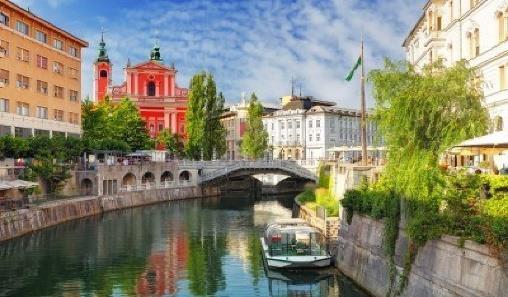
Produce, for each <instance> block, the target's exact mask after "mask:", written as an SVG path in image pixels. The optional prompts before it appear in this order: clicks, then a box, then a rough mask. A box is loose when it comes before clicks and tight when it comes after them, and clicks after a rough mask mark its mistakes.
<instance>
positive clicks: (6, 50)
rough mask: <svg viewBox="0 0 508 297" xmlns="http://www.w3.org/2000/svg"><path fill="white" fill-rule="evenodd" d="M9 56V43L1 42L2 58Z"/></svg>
mask: <svg viewBox="0 0 508 297" xmlns="http://www.w3.org/2000/svg"><path fill="white" fill-rule="evenodd" d="M2 56H4V57H8V56H9V43H8V42H7V41H5V40H0V58H1V57H2Z"/></svg>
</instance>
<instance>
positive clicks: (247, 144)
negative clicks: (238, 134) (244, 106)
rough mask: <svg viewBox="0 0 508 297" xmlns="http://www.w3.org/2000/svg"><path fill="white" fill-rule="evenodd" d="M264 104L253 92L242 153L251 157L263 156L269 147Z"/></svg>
mask: <svg viewBox="0 0 508 297" xmlns="http://www.w3.org/2000/svg"><path fill="white" fill-rule="evenodd" d="M262 116H263V106H262V105H261V103H260V102H259V101H258V98H257V97H256V94H254V93H252V95H251V97H250V102H249V109H248V115H247V130H246V132H245V134H244V136H243V141H242V146H241V148H242V153H243V154H244V155H245V156H246V157H249V158H251V159H258V158H261V157H262V156H263V154H264V152H265V151H266V149H267V148H268V133H267V132H266V131H265V129H264V127H263V121H262Z"/></svg>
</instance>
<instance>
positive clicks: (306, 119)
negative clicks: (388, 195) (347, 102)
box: [263, 97, 377, 160]
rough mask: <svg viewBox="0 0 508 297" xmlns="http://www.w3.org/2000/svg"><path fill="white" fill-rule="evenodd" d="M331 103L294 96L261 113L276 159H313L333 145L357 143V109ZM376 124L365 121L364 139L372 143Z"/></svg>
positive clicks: (327, 155) (327, 153) (326, 155)
mask: <svg viewBox="0 0 508 297" xmlns="http://www.w3.org/2000/svg"><path fill="white" fill-rule="evenodd" d="M334 105H335V104H334V103H331V102H327V101H317V100H314V99H312V98H311V99H308V98H297V97H296V98H295V99H293V100H292V101H291V102H289V103H286V104H285V105H284V107H283V109H282V110H279V111H275V112H273V113H271V114H269V115H267V116H265V117H263V124H264V127H265V130H266V131H267V132H268V144H269V146H270V147H271V149H272V150H273V156H274V158H276V159H284V160H288V159H289V160H313V159H326V158H331V157H332V156H333V152H330V151H329V150H330V149H332V148H334V147H340V146H347V147H358V146H360V145H361V140H360V113H359V112H358V111H356V110H350V109H344V108H336V107H334ZM376 133H377V128H376V125H375V124H374V123H372V122H368V124H367V143H368V145H373V144H375V141H376Z"/></svg>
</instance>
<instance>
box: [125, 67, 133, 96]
mask: <svg viewBox="0 0 508 297" xmlns="http://www.w3.org/2000/svg"><path fill="white" fill-rule="evenodd" d="M125 78H126V82H127V94H130V93H131V85H132V77H131V74H130V73H129V72H127V69H126V70H125Z"/></svg>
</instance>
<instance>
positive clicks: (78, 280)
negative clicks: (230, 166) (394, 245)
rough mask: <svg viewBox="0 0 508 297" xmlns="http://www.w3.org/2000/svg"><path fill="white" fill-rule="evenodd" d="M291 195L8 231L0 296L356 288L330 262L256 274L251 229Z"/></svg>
mask: <svg viewBox="0 0 508 297" xmlns="http://www.w3.org/2000/svg"><path fill="white" fill-rule="evenodd" d="M291 201H292V197H285V198H283V197H280V199H279V200H278V201H274V200H273V199H272V200H270V199H261V200H259V199H257V200H256V199H254V198H252V197H250V198H248V197H228V198H214V199H206V200H192V201H181V202H172V203H167V204H161V205H153V206H148V207H142V208H136V209H129V210H124V211H118V212H112V213H108V214H105V215H104V216H97V217H91V218H86V219H82V220H78V221H74V222H70V223H67V224H63V225H59V226H56V227H53V228H50V229H46V230H43V231H41V232H37V233H34V234H31V235H28V236H25V237H22V238H18V239H15V240H12V241H9V242H6V243H3V244H0V296H338V294H341V295H340V296H347V297H356V296H365V295H363V294H361V292H358V291H357V290H356V288H354V286H353V285H351V284H347V283H346V284H344V283H341V282H343V281H344V280H345V279H344V278H343V277H340V276H338V275H337V274H336V272H335V271H331V274H330V277H326V278H322V279H319V280H317V281H316V280H314V279H312V280H310V281H308V282H307V281H302V280H301V278H298V277H297V278H296V279H295V278H294V277H295V275H293V276H291V275H290V276H288V275H286V276H285V279H280V278H277V277H275V278H274V277H273V276H272V275H270V274H268V275H267V274H266V272H265V271H264V266H263V259H262V255H261V245H260V243H259V236H260V234H261V231H262V228H263V226H264V225H265V224H266V223H268V222H270V221H272V220H274V219H275V218H277V217H281V216H286V217H289V216H290V207H291ZM345 288H346V289H347V288H352V290H351V292H350V293H348V292H347V291H344V289H345ZM308 289H310V290H308ZM355 290H356V291H355ZM316 294H317V295H316Z"/></svg>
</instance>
